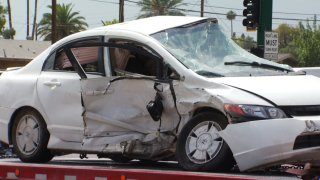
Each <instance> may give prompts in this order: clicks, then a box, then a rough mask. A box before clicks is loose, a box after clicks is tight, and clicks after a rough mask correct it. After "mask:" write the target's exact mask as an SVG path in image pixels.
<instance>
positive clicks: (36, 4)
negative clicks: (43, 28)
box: [31, 0, 38, 40]
mask: <svg viewBox="0 0 320 180" xmlns="http://www.w3.org/2000/svg"><path fill="white" fill-rule="evenodd" d="M37 13H38V0H35V1H34V15H33V23H32V34H31V36H32V40H34V35H35V30H36V26H37Z"/></svg>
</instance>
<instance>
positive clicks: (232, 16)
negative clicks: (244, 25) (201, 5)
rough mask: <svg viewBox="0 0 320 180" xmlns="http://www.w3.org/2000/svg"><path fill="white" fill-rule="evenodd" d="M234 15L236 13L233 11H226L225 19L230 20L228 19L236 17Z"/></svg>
mask: <svg viewBox="0 0 320 180" xmlns="http://www.w3.org/2000/svg"><path fill="white" fill-rule="evenodd" d="M236 16H237V14H236V13H235V12H233V11H229V12H228V13H227V19H228V20H230V21H232V20H234V19H235V18H236Z"/></svg>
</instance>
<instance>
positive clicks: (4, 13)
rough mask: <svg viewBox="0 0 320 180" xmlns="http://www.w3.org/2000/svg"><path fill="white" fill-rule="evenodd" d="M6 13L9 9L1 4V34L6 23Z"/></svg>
mask: <svg viewBox="0 0 320 180" xmlns="http://www.w3.org/2000/svg"><path fill="white" fill-rule="evenodd" d="M6 14H7V9H6V8H5V7H3V6H2V5H0V34H2V32H3V30H4V26H5V24H6Z"/></svg>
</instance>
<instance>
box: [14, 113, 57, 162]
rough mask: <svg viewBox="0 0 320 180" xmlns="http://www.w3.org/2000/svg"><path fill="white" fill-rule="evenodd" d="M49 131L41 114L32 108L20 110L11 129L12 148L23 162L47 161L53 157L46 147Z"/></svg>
mask: <svg viewBox="0 0 320 180" xmlns="http://www.w3.org/2000/svg"><path fill="white" fill-rule="evenodd" d="M48 141H49V132H48V130H47V126H46V124H45V122H44V120H43V118H42V116H41V115H40V114H39V113H38V112H36V111H34V110H32V109H25V110H22V111H20V112H19V113H18V114H17V116H16V117H15V120H14V124H13V129H12V142H13V149H14V151H15V152H16V154H17V155H18V157H19V158H20V159H21V161H23V162H37V163H43V162H48V161H50V160H51V159H52V158H53V155H52V154H51V152H50V151H49V150H48V149H47V144H48Z"/></svg>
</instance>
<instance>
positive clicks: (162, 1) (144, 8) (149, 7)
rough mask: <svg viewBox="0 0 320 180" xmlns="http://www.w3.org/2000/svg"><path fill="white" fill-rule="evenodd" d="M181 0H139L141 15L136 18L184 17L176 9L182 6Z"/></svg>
mask: <svg viewBox="0 0 320 180" xmlns="http://www.w3.org/2000/svg"><path fill="white" fill-rule="evenodd" d="M182 1H183V0H140V1H139V3H138V4H139V6H141V10H140V11H141V12H142V14H141V15H140V16H139V17H138V18H145V17H151V16H159V15H171V16H184V14H183V13H182V12H181V11H179V10H177V9H176V8H177V7H178V6H180V5H182Z"/></svg>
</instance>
